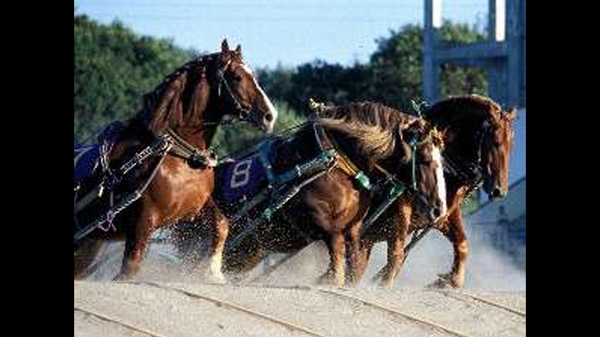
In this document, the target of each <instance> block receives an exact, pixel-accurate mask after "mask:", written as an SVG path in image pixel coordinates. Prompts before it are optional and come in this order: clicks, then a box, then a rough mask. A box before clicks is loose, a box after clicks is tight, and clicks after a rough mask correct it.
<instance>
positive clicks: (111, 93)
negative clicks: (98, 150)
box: [74, 14, 194, 142]
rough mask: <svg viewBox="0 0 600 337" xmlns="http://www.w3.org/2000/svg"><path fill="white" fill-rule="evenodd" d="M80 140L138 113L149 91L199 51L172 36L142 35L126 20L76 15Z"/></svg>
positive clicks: (76, 130) (76, 112)
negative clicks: (107, 21) (104, 22)
mask: <svg viewBox="0 0 600 337" xmlns="http://www.w3.org/2000/svg"><path fill="white" fill-rule="evenodd" d="M74 49H75V50H74V52H75V57H74V58H75V65H74V141H75V142H82V141H84V140H86V139H89V138H90V137H91V136H92V135H93V134H95V133H96V132H97V131H98V130H99V129H100V128H101V127H102V126H103V125H105V124H106V123H107V122H109V121H111V120H115V119H126V118H129V117H131V116H133V115H134V114H135V113H136V112H137V111H138V109H139V108H140V106H141V98H142V96H143V94H145V93H146V92H149V91H151V90H152V89H154V87H155V86H156V85H158V84H159V83H160V82H161V81H162V79H163V78H164V76H166V75H167V74H169V73H170V72H172V71H173V70H175V69H176V68H177V67H179V66H181V65H182V64H183V63H185V62H186V61H188V60H189V59H190V58H192V57H193V56H194V53H193V52H192V51H189V50H183V49H181V48H178V47H176V46H175V45H173V43H172V42H171V41H169V40H162V39H155V38H151V37H145V36H138V35H136V34H135V33H133V32H132V31H131V30H129V29H128V28H126V27H124V26H123V25H122V24H121V23H120V22H118V21H115V22H113V23H112V24H111V25H101V24H98V23H97V22H95V21H93V20H90V19H89V18H88V17H87V16H85V15H77V14H76V15H75V17H74Z"/></svg>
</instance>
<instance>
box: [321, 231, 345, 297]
mask: <svg viewBox="0 0 600 337" xmlns="http://www.w3.org/2000/svg"><path fill="white" fill-rule="evenodd" d="M327 248H329V270H328V271H327V272H326V273H325V274H324V275H323V276H321V278H320V280H321V283H325V280H326V279H327V278H328V279H329V280H328V281H329V282H328V283H330V284H331V285H333V286H335V287H342V286H343V285H344V281H345V265H346V259H345V257H346V242H345V240H344V234H343V233H335V234H332V235H331V237H330V238H329V240H328V242H327Z"/></svg>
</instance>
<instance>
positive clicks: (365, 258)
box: [347, 226, 373, 286]
mask: <svg viewBox="0 0 600 337" xmlns="http://www.w3.org/2000/svg"><path fill="white" fill-rule="evenodd" d="M360 230H361V226H354V227H352V228H351V229H350V247H349V248H350V256H349V259H348V260H349V264H348V275H347V279H348V284H349V285H351V286H357V285H358V284H359V283H360V280H361V279H362V276H363V274H364V272H365V269H366V266H367V263H368V262H369V256H370V255H371V249H373V243H372V242H371V241H368V242H362V240H361V237H360Z"/></svg>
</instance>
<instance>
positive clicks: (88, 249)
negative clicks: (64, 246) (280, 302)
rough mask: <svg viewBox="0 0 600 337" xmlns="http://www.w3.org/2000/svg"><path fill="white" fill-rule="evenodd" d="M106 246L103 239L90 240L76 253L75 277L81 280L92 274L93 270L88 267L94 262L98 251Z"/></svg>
mask: <svg viewBox="0 0 600 337" xmlns="http://www.w3.org/2000/svg"><path fill="white" fill-rule="evenodd" d="M102 246H104V242H103V241H102V240H88V241H86V242H84V243H83V246H81V247H79V248H78V249H77V250H76V251H75V254H74V264H73V266H74V279H75V280H81V279H85V278H86V277H88V276H90V275H91V273H92V272H93V271H91V270H88V267H89V266H90V265H91V264H92V263H93V262H94V260H95V259H96V256H97V255H98V252H100V249H101V248H102Z"/></svg>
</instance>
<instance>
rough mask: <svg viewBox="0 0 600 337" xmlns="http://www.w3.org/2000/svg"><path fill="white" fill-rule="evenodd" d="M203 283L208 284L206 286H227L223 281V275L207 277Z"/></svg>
mask: <svg viewBox="0 0 600 337" xmlns="http://www.w3.org/2000/svg"><path fill="white" fill-rule="evenodd" d="M204 282H206V283H208V284H218V285H223V284H227V280H226V279H225V276H223V275H212V274H211V275H208V276H207V277H206V278H205V280H204Z"/></svg>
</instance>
